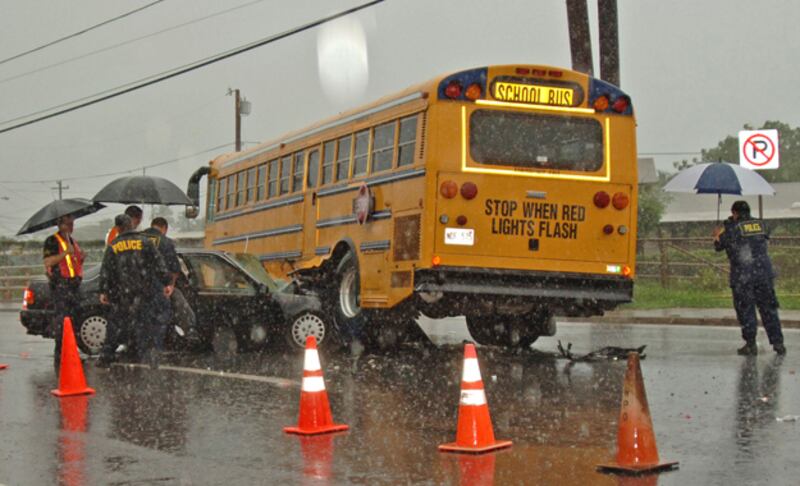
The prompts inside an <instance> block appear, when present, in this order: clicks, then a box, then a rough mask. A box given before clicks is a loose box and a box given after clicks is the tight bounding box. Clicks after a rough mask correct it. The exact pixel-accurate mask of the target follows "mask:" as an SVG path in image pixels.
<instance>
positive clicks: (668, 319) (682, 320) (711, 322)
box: [560, 308, 800, 329]
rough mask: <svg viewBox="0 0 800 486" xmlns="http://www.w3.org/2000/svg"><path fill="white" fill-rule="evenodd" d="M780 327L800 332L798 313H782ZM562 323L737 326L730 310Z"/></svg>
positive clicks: (639, 313)
mask: <svg viewBox="0 0 800 486" xmlns="http://www.w3.org/2000/svg"><path fill="white" fill-rule="evenodd" d="M780 316H781V326H782V327H784V328H793V329H797V328H800V311H796V310H781V311H780ZM560 320H564V321H581V322H587V321H588V322H605V323H614V324H680V325H695V326H739V322H738V321H737V320H736V313H735V312H734V310H733V308H730V309H692V308H674V309H625V310H615V311H610V312H606V314H605V315H604V316H602V317H565V318H561V319H560Z"/></svg>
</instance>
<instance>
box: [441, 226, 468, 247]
mask: <svg viewBox="0 0 800 486" xmlns="http://www.w3.org/2000/svg"><path fill="white" fill-rule="evenodd" d="M444 244H445V245H461V246H472V245H474V244H475V230H474V229H464V228H445V229H444Z"/></svg>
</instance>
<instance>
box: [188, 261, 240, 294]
mask: <svg viewBox="0 0 800 486" xmlns="http://www.w3.org/2000/svg"><path fill="white" fill-rule="evenodd" d="M188 261H189V264H190V265H191V267H192V270H194V272H193V275H192V279H191V280H192V284H193V285H194V286H195V287H196V288H197V290H198V291H222V290H225V291H230V290H238V291H247V292H248V293H249V292H255V287H254V285H253V283H252V282H251V281H250V279H248V278H247V276H246V275H245V274H244V273H243V272H242V271H241V270H239V269H238V268H236V267H234V266H233V265H231V264H230V263H228V262H226V261H225V260H223V259H222V258H220V257H219V256H216V255H192V256H189V257H188Z"/></svg>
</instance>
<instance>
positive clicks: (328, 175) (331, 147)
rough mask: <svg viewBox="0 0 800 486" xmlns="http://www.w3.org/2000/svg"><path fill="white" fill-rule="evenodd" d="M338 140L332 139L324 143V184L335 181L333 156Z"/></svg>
mask: <svg viewBox="0 0 800 486" xmlns="http://www.w3.org/2000/svg"><path fill="white" fill-rule="evenodd" d="M335 151H336V142H335V141H333V140H331V141H329V142H325V143H324V144H323V145H322V185H323V186H324V185H325V184H330V183H331V182H333V156H334V155H335Z"/></svg>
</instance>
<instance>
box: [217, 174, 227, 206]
mask: <svg viewBox="0 0 800 486" xmlns="http://www.w3.org/2000/svg"><path fill="white" fill-rule="evenodd" d="M225 182H226V181H225V179H220V181H219V191H218V192H217V211H224V210H225V190H226V188H227V184H225Z"/></svg>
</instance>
